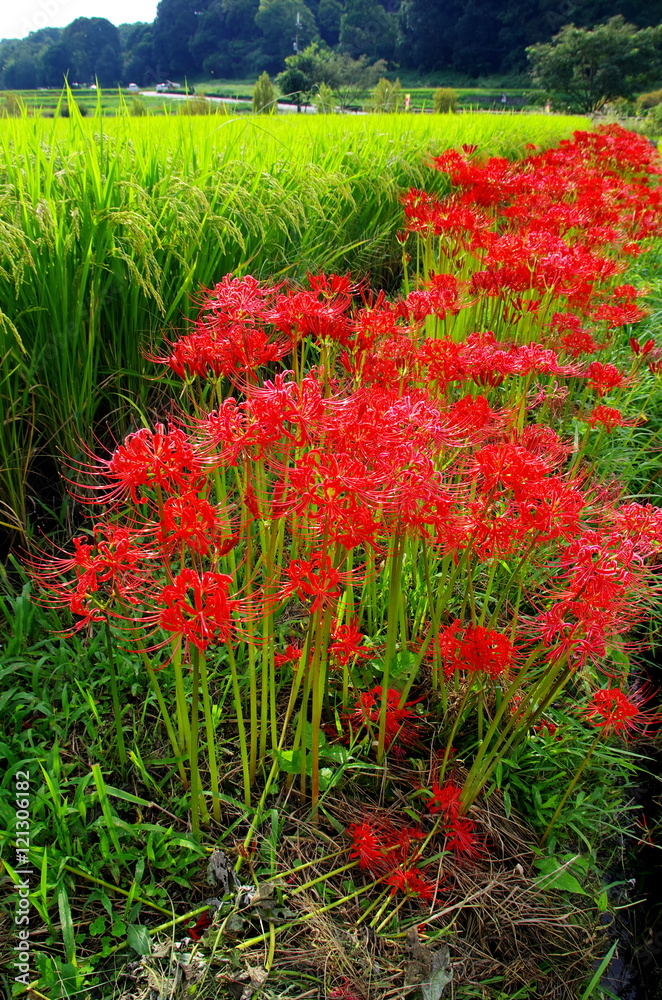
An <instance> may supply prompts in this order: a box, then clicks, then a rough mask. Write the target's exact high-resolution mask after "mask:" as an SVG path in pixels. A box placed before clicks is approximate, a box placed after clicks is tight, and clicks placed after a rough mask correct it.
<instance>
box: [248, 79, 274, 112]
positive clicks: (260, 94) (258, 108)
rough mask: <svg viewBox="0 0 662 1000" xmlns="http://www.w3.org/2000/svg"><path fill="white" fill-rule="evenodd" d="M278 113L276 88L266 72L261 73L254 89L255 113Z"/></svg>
mask: <svg viewBox="0 0 662 1000" xmlns="http://www.w3.org/2000/svg"><path fill="white" fill-rule="evenodd" d="M275 112H276V88H275V87H274V85H273V83H272V82H271V77H270V76H269V74H268V73H267V72H266V70H265V72H264V73H261V74H260V76H259V77H258V79H257V83H256V84H255V87H254V88H253V113H254V114H256V115H273V114H275Z"/></svg>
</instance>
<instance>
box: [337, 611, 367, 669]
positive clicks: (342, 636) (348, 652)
mask: <svg viewBox="0 0 662 1000" xmlns="http://www.w3.org/2000/svg"><path fill="white" fill-rule="evenodd" d="M357 625H358V619H357V618H355V619H353V621H352V622H350V624H349V625H338V624H335V625H334V627H333V631H332V633H331V638H332V640H333V641H332V642H331V643H330V644H329V655H330V656H331V657H332V658H333V659H334V660H335V661H336V663H339V664H340V665H341V666H345V665H346V664H347V663H349V661H350V660H351V659H353V658H354V657H367V658H368V659H370V657H372V656H374V652H375V651H374V650H373V649H372V647H367V648H366V647H365V646H361V645H360V643H361V642H363V640H364V639H365V636H364V635H363V634H362V633H361V632H359V630H358V627H357Z"/></svg>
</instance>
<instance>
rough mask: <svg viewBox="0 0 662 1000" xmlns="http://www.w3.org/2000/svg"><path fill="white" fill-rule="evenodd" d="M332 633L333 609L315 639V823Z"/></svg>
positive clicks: (312, 789)
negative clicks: (323, 706) (323, 715)
mask: <svg viewBox="0 0 662 1000" xmlns="http://www.w3.org/2000/svg"><path fill="white" fill-rule="evenodd" d="M330 632H331V608H330V607H328V608H326V610H325V612H324V617H323V618H320V622H319V624H318V634H317V636H316V637H315V652H314V654H313V663H312V668H311V669H312V675H313V676H312V713H311V720H310V729H311V741H310V742H311V754H310V774H311V780H310V797H311V809H312V819H313V822H316V820H317V807H318V804H319V794H320V775H319V734H320V729H321V725H322V704H323V701H324V694H325V690H326V671H327V650H328V648H329V635H330Z"/></svg>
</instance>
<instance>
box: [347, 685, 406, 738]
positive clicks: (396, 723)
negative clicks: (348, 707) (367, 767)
mask: <svg viewBox="0 0 662 1000" xmlns="http://www.w3.org/2000/svg"><path fill="white" fill-rule="evenodd" d="M400 697H401V695H400V692H399V691H396V690H395V689H394V688H389V689H388V691H387V693H386V735H385V737H384V746H385V748H386V749H387V750H388V749H390V748H391V746H392V744H393V743H394V742H395V740H398V743H399V744H400V748H401V747H403V746H411V745H412V744H414V743H416V741H417V740H418V738H419V732H420V726H419V720H420V716H418V715H417V714H416V713H415V712H412V711H411V706H412V705H415V704H416V702H414V701H408V702H405V704H404V705H402V706H400ZM381 707H382V688H381V686H380V685H378V686H377V687H374V688H372V690H370V691H364V692H363V694H361V695H360V696H359V697H358V699H357V700H356V702H355V710H354V712H352V714H351V715H350V716H348V721H349V722H350V723H351V724H352V725H354V726H356V727H357V728H360V727H363V726H366V727H368V728H371V727H374V726H378V725H379V718H380V713H381Z"/></svg>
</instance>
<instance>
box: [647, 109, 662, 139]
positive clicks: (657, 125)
mask: <svg viewBox="0 0 662 1000" xmlns="http://www.w3.org/2000/svg"><path fill="white" fill-rule="evenodd" d="M646 126H647V128H646V134H647V135H650V136H653V137H654V138H657V137H658V136H661V135H662V103H660V104H656V105H655V107H654V108H651V110H650V111H649V112H648V114H647V116H646Z"/></svg>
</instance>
